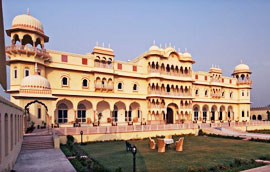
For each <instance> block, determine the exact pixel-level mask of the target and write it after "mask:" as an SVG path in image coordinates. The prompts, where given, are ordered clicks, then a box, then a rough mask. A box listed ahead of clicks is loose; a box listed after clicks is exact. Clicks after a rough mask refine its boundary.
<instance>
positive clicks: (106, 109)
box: [6, 13, 252, 127]
mask: <svg viewBox="0 0 270 172" xmlns="http://www.w3.org/2000/svg"><path fill="white" fill-rule="evenodd" d="M6 33H7V35H8V36H9V37H10V38H11V45H9V46H7V47H6V54H7V56H8V65H9V66H10V89H9V90H8V93H10V95H11V98H10V99H11V102H13V103H15V104H16V105H18V106H20V107H22V108H24V109H25V110H26V111H27V118H28V120H29V121H33V122H34V123H35V125H36V126H44V127H45V126H51V125H54V126H60V127H68V126H73V125H74V124H76V125H81V126H93V125H94V126H95V125H101V126H109V125H142V124H171V123H174V124H175V123H188V122H193V123H211V122H215V123H220V122H228V121H249V120H250V104H251V102H250V89H251V84H252V81H251V80H250V75H251V72H250V69H249V67H248V66H247V65H245V64H239V65H237V66H236V67H235V69H234V71H233V73H232V77H227V76H223V75H222V70H221V69H220V68H217V67H212V68H210V70H209V71H208V72H201V71H194V70H193V68H192V65H193V64H194V63H195V61H194V60H193V59H192V56H191V54H190V53H188V52H187V51H185V52H184V53H181V52H179V51H177V50H175V49H174V48H173V47H171V46H167V47H165V48H161V47H158V46H156V45H152V46H151V47H150V48H149V50H148V51H147V52H145V53H143V54H141V55H140V56H138V57H137V58H135V59H133V60H131V61H128V62H124V61H118V60H116V59H115V54H114V50H113V49H111V48H110V47H108V48H105V47H104V46H98V45H97V46H95V47H94V48H93V50H92V52H89V53H86V54H85V55H81V54H73V53H69V52H62V51H56V50H48V49H46V48H45V47H46V45H45V43H48V42H49V36H47V35H46V34H45V33H44V30H43V26H42V24H41V22H40V21H39V20H38V19H36V18H34V17H33V16H31V15H30V14H29V13H28V14H22V15H18V16H16V17H15V18H14V19H13V21H12V25H11V28H10V29H8V30H6Z"/></svg>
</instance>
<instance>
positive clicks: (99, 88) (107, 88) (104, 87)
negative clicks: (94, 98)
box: [95, 84, 113, 91]
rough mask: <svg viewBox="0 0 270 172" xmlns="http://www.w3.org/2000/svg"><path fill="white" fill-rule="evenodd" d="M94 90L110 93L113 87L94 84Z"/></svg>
mask: <svg viewBox="0 0 270 172" xmlns="http://www.w3.org/2000/svg"><path fill="white" fill-rule="evenodd" d="M95 89H96V90H107V91H112V90H113V85H105V84H95Z"/></svg>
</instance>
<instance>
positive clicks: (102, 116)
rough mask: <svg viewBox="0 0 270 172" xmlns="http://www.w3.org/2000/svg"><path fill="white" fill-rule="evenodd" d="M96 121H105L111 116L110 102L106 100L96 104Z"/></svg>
mask: <svg viewBox="0 0 270 172" xmlns="http://www.w3.org/2000/svg"><path fill="white" fill-rule="evenodd" d="M97 114H98V121H100V122H107V119H108V118H110V116H111V110H110V104H109V103H108V102H106V101H101V102H99V103H98V104H97Z"/></svg>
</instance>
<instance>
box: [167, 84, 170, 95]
mask: <svg viewBox="0 0 270 172" xmlns="http://www.w3.org/2000/svg"><path fill="white" fill-rule="evenodd" d="M166 90H167V93H169V92H170V91H171V88H170V86H169V84H168V85H167V88H166Z"/></svg>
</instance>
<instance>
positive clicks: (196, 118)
mask: <svg viewBox="0 0 270 172" xmlns="http://www.w3.org/2000/svg"><path fill="white" fill-rule="evenodd" d="M198 118H199V109H198V107H195V108H194V120H195V121H198Z"/></svg>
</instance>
